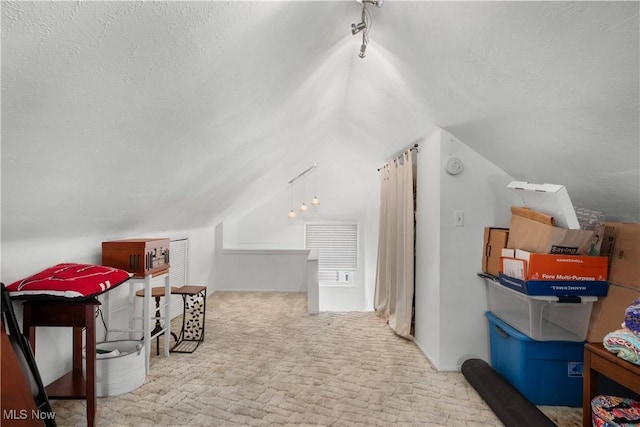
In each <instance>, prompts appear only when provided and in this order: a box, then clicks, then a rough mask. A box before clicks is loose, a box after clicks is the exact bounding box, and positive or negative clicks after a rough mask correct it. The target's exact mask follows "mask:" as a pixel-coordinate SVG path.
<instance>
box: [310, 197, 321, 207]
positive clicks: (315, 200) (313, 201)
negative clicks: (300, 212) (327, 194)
mask: <svg viewBox="0 0 640 427" xmlns="http://www.w3.org/2000/svg"><path fill="white" fill-rule="evenodd" d="M311 204H312V205H313V206H318V205H319V204H320V199H318V196H313V200H311Z"/></svg>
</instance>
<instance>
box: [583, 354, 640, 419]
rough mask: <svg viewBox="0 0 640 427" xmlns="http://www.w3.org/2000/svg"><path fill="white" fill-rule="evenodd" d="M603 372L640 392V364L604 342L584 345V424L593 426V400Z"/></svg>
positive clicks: (630, 388) (619, 382)
mask: <svg viewBox="0 0 640 427" xmlns="http://www.w3.org/2000/svg"><path fill="white" fill-rule="evenodd" d="M600 374H602V375H604V376H606V377H608V378H610V379H611V380H613V381H615V382H617V383H618V384H620V385H622V386H624V387H626V388H628V389H629V390H631V391H633V392H636V393H640V365H634V364H633V363H630V362H627V361H626V360H623V359H621V358H619V357H618V356H616V355H615V354H614V353H611V352H610V351H608V350H607V349H605V348H604V346H603V345H602V343H587V344H585V346H584V378H583V383H582V387H583V388H582V425H583V427H591V400H592V399H593V398H594V397H595V395H596V393H597V391H598V377H599V375H600Z"/></svg>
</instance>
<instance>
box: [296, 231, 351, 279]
mask: <svg viewBox="0 0 640 427" xmlns="http://www.w3.org/2000/svg"><path fill="white" fill-rule="evenodd" d="M305 245H306V248H307V249H317V250H318V279H319V280H327V281H340V280H341V279H340V273H341V272H354V271H356V270H357V268H358V224H354V223H349V224H306V236H305ZM349 277H352V275H349Z"/></svg>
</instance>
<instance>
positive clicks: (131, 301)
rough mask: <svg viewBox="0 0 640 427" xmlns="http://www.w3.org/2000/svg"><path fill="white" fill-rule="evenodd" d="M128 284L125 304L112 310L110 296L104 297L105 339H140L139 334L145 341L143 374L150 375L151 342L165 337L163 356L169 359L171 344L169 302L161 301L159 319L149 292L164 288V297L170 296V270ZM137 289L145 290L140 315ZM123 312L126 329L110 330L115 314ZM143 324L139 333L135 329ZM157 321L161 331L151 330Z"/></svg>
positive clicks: (137, 329) (129, 281)
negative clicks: (120, 336) (124, 335)
mask: <svg viewBox="0 0 640 427" xmlns="http://www.w3.org/2000/svg"><path fill="white" fill-rule="evenodd" d="M127 283H128V284H129V295H128V298H127V302H126V303H125V304H123V305H121V306H119V307H112V305H113V301H110V296H109V292H106V293H105V294H104V295H105V297H104V307H105V309H104V320H105V324H106V329H107V335H106V336H107V338H108V335H109V334H111V333H116V332H118V333H123V332H124V333H128V334H129V339H139V337H140V334H142V340H143V341H144V348H145V373H146V374H148V373H149V360H150V357H151V342H152V340H153V339H154V338H156V337H159V336H161V335H164V349H163V351H164V356H165V357H169V353H170V351H169V345H170V343H171V298H164V300H163V303H162V304H161V305H160V307H159V310H160V316H157V315H156V306H155V302H154V298H153V297H152V296H151V289H152V288H154V287H157V286H164V288H165V295H169V296H170V295H171V286H170V284H169V269H168V268H167V269H166V270H162V271H159V272H157V273H154V274H149V275H146V276H133V277H132V278H131V279H129V280H128V282H127ZM139 289H143V290H144V297H143V298H142V314H141V315H139V314H137V313H136V309H135V308H136V304H135V301H136V298H137V299H138V300H139V299H140V298H139V297H136V291H138V290H139ZM120 312H126V313H127V316H128V319H129V327H128V328H127V329H111V328H110V325H111V319H112V317H113V316H114V315H115V314H116V313H120ZM140 321H142V329H140V328H139V327H137V325H136V322H138V324H139V323H140ZM156 321H160V324H161V325H162V327H161V328H160V329H158V330H156V331H155V333H154V334H152V333H151V332H152V331H153V330H154V327H155V325H156Z"/></svg>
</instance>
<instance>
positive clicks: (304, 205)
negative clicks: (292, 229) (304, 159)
mask: <svg viewBox="0 0 640 427" xmlns="http://www.w3.org/2000/svg"><path fill="white" fill-rule="evenodd" d="M316 167H317V165H313V166H311V167H309V168H307V169H306V170H305V171H304V172H302V173H301V174H299V175H297V176H296V177H295V178H293V179H292V180H291V181H289V186H290V189H291V199H290V205H291V210H290V211H289V213H288V214H287V218H289V219H295V218H296V217H297V215H296V212H295V211H294V209H293V199H294V187H295V184H296V182H298V181H302V202H301V203H300V207H299V208H298V211H300V212H301V213H302V215H303V217H304V216H305V213H306V212H307V211H309V205H308V204H307V203H306V201H305V199H306V198H307V185H306V176H307V174H309V173H311V172H314V171H315V170H316ZM313 184H314V189H313V190H314V194H317V193H316V187H317V178H315V180H314V182H313ZM319 205H320V199H318V196H313V199H312V200H311V206H314V207H315V206H319Z"/></svg>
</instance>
